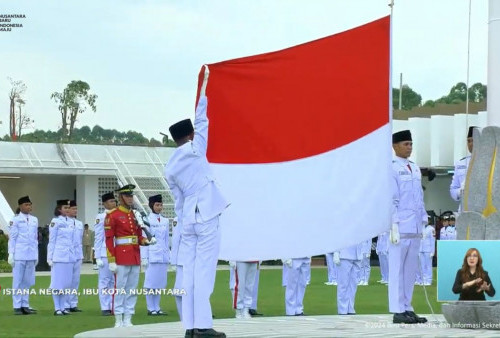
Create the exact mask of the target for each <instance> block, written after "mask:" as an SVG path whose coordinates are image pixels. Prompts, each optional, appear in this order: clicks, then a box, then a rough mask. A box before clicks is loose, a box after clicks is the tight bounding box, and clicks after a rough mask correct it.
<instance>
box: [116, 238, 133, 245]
mask: <svg viewBox="0 0 500 338" xmlns="http://www.w3.org/2000/svg"><path fill="white" fill-rule="evenodd" d="M115 244H116V245H124V244H137V237H131V238H117V239H115Z"/></svg>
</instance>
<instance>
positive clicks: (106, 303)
mask: <svg viewBox="0 0 500 338" xmlns="http://www.w3.org/2000/svg"><path fill="white" fill-rule="evenodd" d="M108 212H109V210H106V212H102V213H100V214H97V216H96V221H95V225H94V251H95V258H96V259H101V260H102V262H103V266H102V267H100V268H99V277H98V282H97V283H98V284H97V285H98V288H99V303H100V304H101V311H111V310H112V309H113V296H112V295H111V292H109V291H108V290H113V289H114V287H115V276H114V274H113V273H112V272H111V271H110V270H109V264H108V256H107V254H106V241H105V236H104V218H105V217H106V214H107V213H108Z"/></svg>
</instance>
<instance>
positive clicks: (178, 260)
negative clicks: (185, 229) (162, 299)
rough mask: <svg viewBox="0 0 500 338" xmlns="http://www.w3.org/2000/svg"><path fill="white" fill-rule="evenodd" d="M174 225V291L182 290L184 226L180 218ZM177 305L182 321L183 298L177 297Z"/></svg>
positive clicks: (171, 252)
mask: <svg viewBox="0 0 500 338" xmlns="http://www.w3.org/2000/svg"><path fill="white" fill-rule="evenodd" d="M175 223H177V225H174V226H173V227H172V248H171V250H170V264H171V265H175V267H176V269H175V284H174V289H176V290H180V289H182V256H180V255H179V246H180V244H181V233H182V224H181V223H180V222H179V221H178V218H177V217H175V218H174V224H175ZM175 305H176V306H177V313H178V314H179V319H180V320H181V321H182V296H180V295H176V296H175Z"/></svg>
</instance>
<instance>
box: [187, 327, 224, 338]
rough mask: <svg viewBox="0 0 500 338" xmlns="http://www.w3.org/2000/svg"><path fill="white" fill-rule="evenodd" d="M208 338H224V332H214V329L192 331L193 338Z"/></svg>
mask: <svg viewBox="0 0 500 338" xmlns="http://www.w3.org/2000/svg"><path fill="white" fill-rule="evenodd" d="M210 337H220V338H226V334H225V333H224V332H218V331H215V330H214V329H194V333H193V338H210Z"/></svg>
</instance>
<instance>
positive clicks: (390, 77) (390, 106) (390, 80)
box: [389, 0, 394, 157]
mask: <svg viewBox="0 0 500 338" xmlns="http://www.w3.org/2000/svg"><path fill="white" fill-rule="evenodd" d="M389 7H390V8H391V14H390V15H391V17H390V23H389V121H391V124H390V126H391V135H392V119H393V116H394V108H393V106H392V85H391V84H392V15H393V7H394V0H389ZM391 157H392V154H391Z"/></svg>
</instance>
